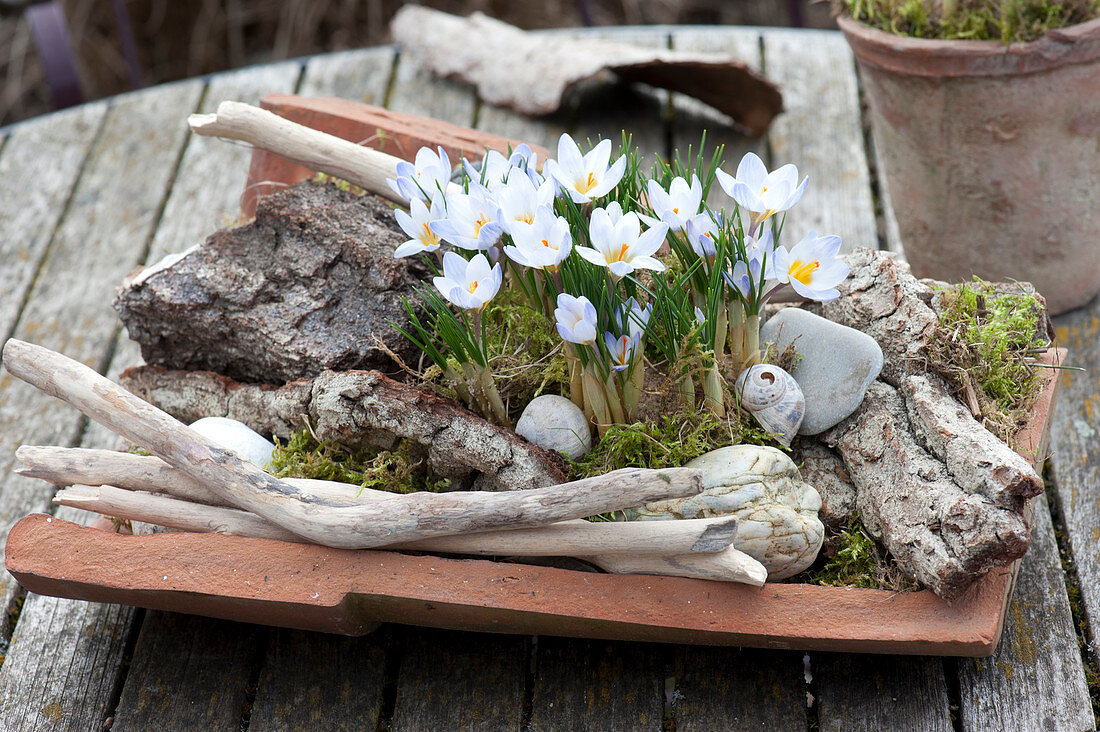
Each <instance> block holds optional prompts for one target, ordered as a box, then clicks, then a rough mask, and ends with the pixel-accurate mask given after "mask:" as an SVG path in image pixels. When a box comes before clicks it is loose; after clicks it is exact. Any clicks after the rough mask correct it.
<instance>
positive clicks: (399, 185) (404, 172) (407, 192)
mask: <svg viewBox="0 0 1100 732" xmlns="http://www.w3.org/2000/svg"><path fill="white" fill-rule="evenodd" d="M396 168H397V178H396V179H394V178H387V179H386V182H387V183H389V185H390V188H392V189H393V190H394V192H395V193H397V195H399V196H401V197H402V198H404V199H405V200H406V201H413V200H415V199H420V200H421V201H427V200H429V199H431V198H432V197H433V196H434V195H435V193H436V191H440V192H446V191H447V186H448V184H449V183H450V182H451V160H450V158H448V157H447V151H446V150H444V149H443V148H442V147H440V148H439V151H438V153H436V152H432V149H431V148H429V147H422V148H420V149H419V150H417V151H416V158H415V160H414V161H413V162H411V163H409V162H406V161H404V160H402V161H401V162H400V163H398V164H397V166H396Z"/></svg>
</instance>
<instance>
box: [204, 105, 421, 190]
mask: <svg viewBox="0 0 1100 732" xmlns="http://www.w3.org/2000/svg"><path fill="white" fill-rule="evenodd" d="M187 124H188V125H190V127H191V131H192V132H194V133H195V134H196V135H204V136H207V137H224V138H227V139H230V140H240V141H241V142H247V143H248V144H250V145H252V146H254V147H258V148H262V149H264V150H267V151H268V152H272V153H275V154H276V155H278V156H280V157H284V158H286V159H287V160H290V161H292V162H295V163H298V164H299V165H304V166H305V167H307V168H310V169H312V170H320V171H322V172H324V173H328V174H329V175H334V176H336V177H337V178H342V179H343V180H346V181H348V182H350V183H354V184H355V185H357V186H360V187H362V188H364V189H366V190H368V191H370V192H371V193H374V194H376V195H379V196H382V197H383V198H386V199H388V200H390V201H394V202H395V203H400V204H402V205H405V204H407V203H408V201H406V200H405V199H404V198H402V197H401V196H399V195H398V194H397V193H395V192H394V191H393V189H392V188H390V186H389V184H388V183H386V179H387V178H396V177H397V164H398V163H399V162H401V159H400V158H397V157H394V156H393V155H388V154H387V153H384V152H380V151H378V150H375V149H373V148H369V147H364V146H362V145H356V144H355V143H354V142H348V141H347V140H344V139H342V138H340V137H336V136H335V135H330V134H328V133H326V132H320V131H318V130H315V129H313V128H311V127H306V126H305V125H300V124H298V123H297V122H291V121H290V120H288V119H284V118H283V117H280V116H279V115H277V114H275V113H274V112H269V111H267V110H266V109H260V108H259V107H254V106H252V105H251V104H244V103H243V102H222V103H221V104H219V105H218V110H217V112H215V113H214V114H192V115H191V116H190V117H188V118H187Z"/></svg>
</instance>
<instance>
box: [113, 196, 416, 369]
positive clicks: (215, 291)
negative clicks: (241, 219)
mask: <svg viewBox="0 0 1100 732" xmlns="http://www.w3.org/2000/svg"><path fill="white" fill-rule="evenodd" d="M406 238H407V237H405V236H404V234H403V233H402V232H401V230H400V228H399V227H398V226H397V223H396V222H395V220H394V218H393V211H392V209H391V207H390V206H389V205H387V204H386V203H384V202H382V201H380V200H378V199H376V198H373V197H371V196H362V197H359V196H355V195H353V194H352V193H349V192H347V191H343V190H340V189H339V188H337V187H336V186H334V185H322V184H316V183H309V182H307V183H301V184H299V185H297V186H294V187H293V188H289V189H287V190H285V191H282V192H280V193H276V194H274V195H271V196H268V197H266V198H264V199H263V201H262V202H261V203H260V206H259V209H258V211H257V214H256V219H255V220H254V221H253V222H252V223H250V224H248V225H246V226H242V227H239V228H236V229H224V230H222V231H219V232H217V233H215V234H214V235H213V236H211V237H210V238H209V239H207V240H206V242H205V243H204V244H202V245H200V246H198V247H195V248H193V249H190V250H188V251H187V252H186V253H184V254H183V255H171V257H170V258H168V259H165V260H162V261H161V262H160V263H158V264H154V265H153V266H151V267H148V268H146V269H143V270H140V271H138V272H136V273H134V274H133V275H131V276H130V277H128V278H127V279H126V280H125V281H124V282H123V285H122V287H121V288H120V290H119V293H118V297H117V298H116V300H115V308H116V309H117V310H118V312H119V315H121V317H122V321H123V323H124V324H125V325H126V329H127V331H128V332H129V335H130V337H131V338H132V339H133V340H135V341H137V342H138V343H139V344H140V345H141V354H142V356H143V357H144V359H145V360H146V362H148V363H151V364H156V365H158V366H164V367H167V368H176V369H202V370H210V371H215V372H218V373H221V374H225V375H227V376H231V377H233V378H236V379H242V380H246V381H255V382H261V383H284V382H287V381H292V380H294V379H299V378H306V377H312V376H316V375H317V374H319V373H321V372H322V371H324V370H325V369H337V370H342V369H351V368H359V369H369V368H383V369H393V368H394V364H393V362H392V361H391V360H390V358H389V357H388V356H387V355H385V354H383V353H382V352H381V351H378V350H375V349H374V348H373V347H372V346H373V344H374V342H375V341H374V337H375V336H377V337H378V338H380V339H381V340H382V342H384V343H385V344H386V345H387V346H388V347H389V348H391V349H392V350H393V351H394V352H396V353H397V354H399V355H400V356H402V357H403V358H406V359H409V360H415V355H416V353H415V349H414V347H413V346H412V345H411V344H410V343H409V342H408V341H407V340H406V339H405V338H404V337H403V336H402V335H401V334H400V333H398V332H397V331H396V329H395V328H394V327H393V325H392V324H396V325H398V326H403V327H407V322H408V319H407V316H406V314H405V312H404V309H403V308H402V304H401V298H402V297H411V296H412V295H413V287H414V286H415V285H417V284H418V283H420V282H422V281H423V280H424V279H425V278H426V277H427V276H428V272H427V270H426V269H424V268H423V267H422V266H421V265H420V264H418V263H415V262H411V261H409V260H405V259H394V257H393V251H394V248H395V247H396V246H397V245H398V244H400V243H401V242H402V241H404V239H406Z"/></svg>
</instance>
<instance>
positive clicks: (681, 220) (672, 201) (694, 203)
mask: <svg viewBox="0 0 1100 732" xmlns="http://www.w3.org/2000/svg"><path fill="white" fill-rule="evenodd" d="M646 194H647V195H648V196H649V208H650V209H651V210H652V211H653V213H655V214H657V218H658V219H660V220H661V221H663V222H665V223H666V224H668V228H670V229H672V230H674V231H675V230H681V231H683V230H684V229H685V228H686V227H687V222H688V221H690V220H691V218H692V217H693V216H695V215H696V214H697V213H699V209H700V208H701V207H702V205H703V184H702V183H700V182H699V176H697V175H693V176H691V185H690V186H688V182H687V181H686V180H684V179H683V178H680V177H677V178H673V179H672V183H670V184H669V186H668V191H667V192H666V191H665V189H664V188H661V184H660V183H658V182H657V181H655V180H650V181H649V182H648V183H646Z"/></svg>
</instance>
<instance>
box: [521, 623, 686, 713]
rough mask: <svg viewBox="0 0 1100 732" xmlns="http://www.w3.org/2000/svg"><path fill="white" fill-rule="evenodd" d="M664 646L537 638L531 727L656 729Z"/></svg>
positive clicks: (661, 696) (661, 710) (662, 684)
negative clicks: (563, 726) (565, 726)
mask: <svg viewBox="0 0 1100 732" xmlns="http://www.w3.org/2000/svg"><path fill="white" fill-rule="evenodd" d="M666 652H667V647H665V646H655V645H649V644H645V643H616V642H611V641H592V640H578V639H570V638H549V637H546V638H539V639H538V645H537V652H536V656H535V659H536V660H535V675H534V684H533V690H532V696H531V721H530V729H531V730H533V731H535V732H538V731H539V730H556V729H562V725H563V720H568V722H567V723H566V724H567V725H568V727H569V728H571V729H583V730H588V731H589V732H595V731H596V730H609V731H612V730H624V729H630V730H660V729H661V728H662V723H663V714H664V699H665V676H666V673H665V668H664V662H663V659H664V657H665V653H666Z"/></svg>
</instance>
